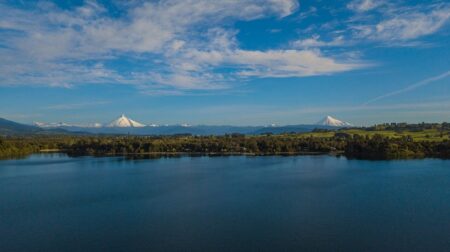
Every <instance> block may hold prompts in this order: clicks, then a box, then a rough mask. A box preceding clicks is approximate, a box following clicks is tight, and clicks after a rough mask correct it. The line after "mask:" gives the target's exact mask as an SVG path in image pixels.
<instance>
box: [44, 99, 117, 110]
mask: <svg viewBox="0 0 450 252" xmlns="http://www.w3.org/2000/svg"><path fill="white" fill-rule="evenodd" d="M110 103H111V102H109V101H93V102H80V103H64V104H54V105H49V106H45V107H42V108H41V109H44V110H74V109H82V108H90V107H94V106H99V105H106V104H110Z"/></svg>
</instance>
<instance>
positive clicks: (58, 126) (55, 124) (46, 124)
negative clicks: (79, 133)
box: [33, 122, 73, 128]
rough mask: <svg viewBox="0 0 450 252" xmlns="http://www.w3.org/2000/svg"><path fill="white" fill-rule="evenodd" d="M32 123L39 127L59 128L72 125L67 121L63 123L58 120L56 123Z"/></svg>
mask: <svg viewBox="0 0 450 252" xmlns="http://www.w3.org/2000/svg"><path fill="white" fill-rule="evenodd" d="M33 125H34V126H37V127H39V128H61V127H71V126H73V125H71V124H67V123H63V122H58V123H44V122H34V123H33Z"/></svg>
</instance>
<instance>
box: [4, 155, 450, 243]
mask: <svg viewBox="0 0 450 252" xmlns="http://www.w3.org/2000/svg"><path fill="white" fill-rule="evenodd" d="M137 250H139V251H450V161H444V160H434V159H426V160H409V161H376V162H374V161H357V160H347V159H345V158H335V157H328V156H301V157H214V158H209V157H181V158H162V159H147V160H127V159H125V158H121V157H113V158H111V157H109V158H93V157H82V158H69V157H67V156H65V155H61V154H48V155H35V156H31V157H29V158H27V159H24V160H7V161H0V251H137Z"/></svg>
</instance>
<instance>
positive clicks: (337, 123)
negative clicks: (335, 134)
mask: <svg viewBox="0 0 450 252" xmlns="http://www.w3.org/2000/svg"><path fill="white" fill-rule="evenodd" d="M317 125H324V126H334V127H349V126H352V125H351V124H350V123H348V122H344V121H341V120H338V119H336V118H333V117H331V116H326V117H325V118H324V119H322V120H320V121H319V122H317Z"/></svg>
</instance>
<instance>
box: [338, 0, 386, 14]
mask: <svg viewBox="0 0 450 252" xmlns="http://www.w3.org/2000/svg"><path fill="white" fill-rule="evenodd" d="M385 3H386V2H385V1H384V0H353V1H351V2H350V3H348V4H347V8H349V9H350V10H353V11H357V12H366V11H370V10H373V9H375V8H377V7H379V6H381V5H383V4H385Z"/></svg>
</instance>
